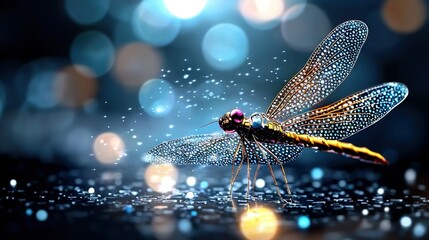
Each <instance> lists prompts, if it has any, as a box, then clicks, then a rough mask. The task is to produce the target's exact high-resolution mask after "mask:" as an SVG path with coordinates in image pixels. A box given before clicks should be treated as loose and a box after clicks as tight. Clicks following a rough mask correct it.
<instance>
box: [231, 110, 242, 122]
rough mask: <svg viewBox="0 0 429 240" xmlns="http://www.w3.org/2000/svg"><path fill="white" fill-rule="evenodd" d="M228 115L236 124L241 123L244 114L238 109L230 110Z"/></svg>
mask: <svg viewBox="0 0 429 240" xmlns="http://www.w3.org/2000/svg"><path fill="white" fill-rule="evenodd" d="M230 114H231V118H232V120H233V121H234V122H236V123H241V122H243V119H244V114H243V112H242V111H241V110H240V109H238V108H236V109H234V110H232V111H231V113H230Z"/></svg>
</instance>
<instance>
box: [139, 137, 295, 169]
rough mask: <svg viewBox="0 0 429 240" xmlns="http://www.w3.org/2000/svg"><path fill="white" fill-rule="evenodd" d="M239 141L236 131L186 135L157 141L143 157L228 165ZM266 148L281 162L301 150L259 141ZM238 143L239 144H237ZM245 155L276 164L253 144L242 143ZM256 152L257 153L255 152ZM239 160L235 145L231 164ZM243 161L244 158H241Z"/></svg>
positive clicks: (150, 160) (155, 160)
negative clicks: (232, 132) (235, 154)
mask: <svg viewBox="0 0 429 240" xmlns="http://www.w3.org/2000/svg"><path fill="white" fill-rule="evenodd" d="M239 143H240V144H243V143H242V142H241V140H240V136H239V135H238V134H202V135H195V136H188V137H184V138H179V139H175V140H171V141H167V142H164V143H161V144H159V145H158V146H156V147H154V148H152V149H150V150H149V151H148V153H147V154H146V155H145V156H144V157H143V161H144V162H147V163H155V164H163V163H170V164H176V165H186V164H202V165H217V166H230V165H232V164H233V162H232V161H233V160H234V153H235V151H236V149H237V146H238V144H239ZM261 144H262V145H263V146H264V147H266V148H267V149H268V150H269V151H271V152H272V153H275V154H276V157H277V158H278V159H279V161H280V162H281V163H286V162H289V161H292V160H294V159H296V158H297V157H298V156H299V155H300V153H301V151H302V147H300V146H291V145H286V144H268V143H261ZM240 146H241V145H240ZM245 147H246V152H247V154H248V155H247V157H248V159H249V161H250V163H251V164H256V163H258V162H259V163H261V164H267V161H269V163H270V164H276V165H278V164H280V163H279V162H277V161H276V160H275V159H274V158H273V157H272V156H270V154H268V153H267V152H265V151H261V150H260V149H259V148H258V146H257V145H256V144H255V143H246V144H245ZM255 154H257V156H256V155H255ZM242 159H243V155H242V150H241V147H240V148H239V151H238V154H237V158H236V159H235V161H234V165H239V164H240V162H241V161H242ZM244 161H245V162H244V163H246V162H247V159H244Z"/></svg>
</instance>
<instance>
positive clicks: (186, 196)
mask: <svg viewBox="0 0 429 240" xmlns="http://www.w3.org/2000/svg"><path fill="white" fill-rule="evenodd" d="M194 196H195V195H194V193H193V192H187V193H186V195H185V198H187V199H193V198H194Z"/></svg>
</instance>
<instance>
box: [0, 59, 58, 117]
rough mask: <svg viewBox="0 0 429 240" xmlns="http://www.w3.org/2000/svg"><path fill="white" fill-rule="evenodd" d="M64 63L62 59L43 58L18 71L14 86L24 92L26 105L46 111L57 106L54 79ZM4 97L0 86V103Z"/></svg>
mask: <svg viewBox="0 0 429 240" xmlns="http://www.w3.org/2000/svg"><path fill="white" fill-rule="evenodd" d="M65 63H66V61H65V60H63V59H58V58H51V57H45V58H40V59H36V60H33V61H30V62H29V63H27V64H25V65H23V66H22V67H21V68H20V69H19V71H18V74H17V75H16V80H15V84H17V86H19V88H20V89H22V90H24V91H22V92H24V93H25V94H26V95H25V100H26V103H28V104H29V105H31V106H33V107H36V108H39V109H48V108H52V107H54V106H55V105H57V103H58V100H57V98H56V96H55V87H54V85H55V77H56V74H57V72H58V71H59V70H60V69H61V68H63V67H64V66H65ZM25 90H26V91H25ZM4 97H5V94H4V92H3V91H2V88H1V84H0V102H1V101H2V100H3V99H5V98H4ZM15 97H17V96H15Z"/></svg>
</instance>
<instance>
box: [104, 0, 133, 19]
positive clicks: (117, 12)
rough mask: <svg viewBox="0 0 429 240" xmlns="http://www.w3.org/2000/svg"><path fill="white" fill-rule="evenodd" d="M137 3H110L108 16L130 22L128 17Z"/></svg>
mask: <svg viewBox="0 0 429 240" xmlns="http://www.w3.org/2000/svg"><path fill="white" fill-rule="evenodd" d="M138 3H139V1H133V0H131V1H111V2H110V4H109V15H110V16H112V17H114V18H115V19H116V20H119V21H124V22H130V21H131V18H130V16H132V15H133V12H134V9H135V8H136V7H137V4H138Z"/></svg>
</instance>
